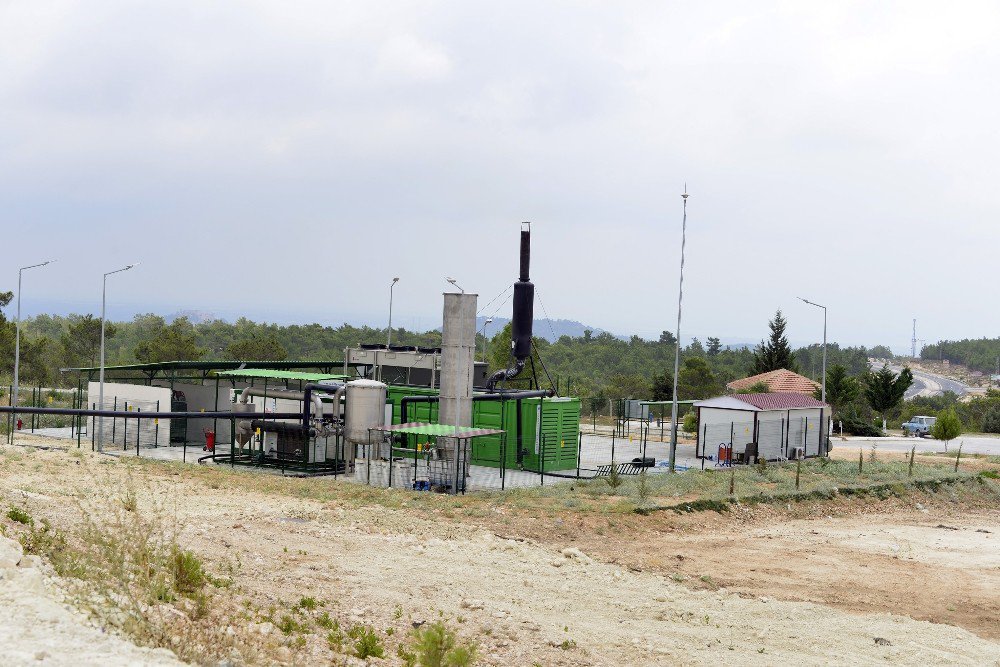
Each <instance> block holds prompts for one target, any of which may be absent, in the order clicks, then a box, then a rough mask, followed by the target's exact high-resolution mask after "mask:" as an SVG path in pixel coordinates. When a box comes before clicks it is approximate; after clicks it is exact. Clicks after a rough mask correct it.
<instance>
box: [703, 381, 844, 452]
mask: <svg viewBox="0 0 1000 667" xmlns="http://www.w3.org/2000/svg"><path fill="white" fill-rule="evenodd" d="M694 407H695V410H697V414H698V439H697V445H696V453H697V455H698V456H699V457H701V458H707V457H711V458H717V457H718V454H719V448H720V447H721V446H731V447H732V454H733V459H734V460H737V461H739V460H745V459H746V451H747V445H750V446H751V447H750V449H751V455H752V450H753V448H754V447H753V446H754V445H756V451H757V457H759V458H761V459H766V460H769V461H772V460H779V459H790V458H797V457H810V456H821V455H824V454H826V453H827V451H828V450H829V439H828V437H827V436H826V434H827V433H828V425H827V422H828V421H829V419H830V417H829V414H830V409H829V407H828V406H827V405H826V404H825V403H822V402H820V401H817V400H816V399H815V398H813V397H811V396H805V395H803V394H797V393H791V392H784V393H766V394H737V395H732V396H719V397H717V398H710V399H708V400H705V401H697V402H695V404H694Z"/></svg>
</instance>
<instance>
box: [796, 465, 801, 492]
mask: <svg viewBox="0 0 1000 667" xmlns="http://www.w3.org/2000/svg"><path fill="white" fill-rule="evenodd" d="M801 473H802V459H797V460H796V462H795V490H796V491H798V490H799V475H800V474H801Z"/></svg>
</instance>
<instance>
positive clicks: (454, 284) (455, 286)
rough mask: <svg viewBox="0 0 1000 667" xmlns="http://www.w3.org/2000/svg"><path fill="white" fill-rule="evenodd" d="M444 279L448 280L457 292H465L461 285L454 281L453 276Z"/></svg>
mask: <svg viewBox="0 0 1000 667" xmlns="http://www.w3.org/2000/svg"><path fill="white" fill-rule="evenodd" d="M445 280H447V281H448V282H450V283H451V285H452V287H454V288H455V289H457V290H458V291H459V292H461V293H462V294H465V290H464V289H462V286H461V285H459V284H458V281H456V280H455V279H454V278H445Z"/></svg>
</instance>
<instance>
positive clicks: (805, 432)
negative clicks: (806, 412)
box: [802, 417, 809, 458]
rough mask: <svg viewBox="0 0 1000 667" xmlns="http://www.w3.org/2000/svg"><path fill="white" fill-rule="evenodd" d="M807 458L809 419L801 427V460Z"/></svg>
mask: <svg viewBox="0 0 1000 667" xmlns="http://www.w3.org/2000/svg"><path fill="white" fill-rule="evenodd" d="M807 456H809V417H806V423H805V424H804V425H803V427H802V458H805V457H807Z"/></svg>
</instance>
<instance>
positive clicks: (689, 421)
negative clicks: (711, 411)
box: [681, 410, 698, 433]
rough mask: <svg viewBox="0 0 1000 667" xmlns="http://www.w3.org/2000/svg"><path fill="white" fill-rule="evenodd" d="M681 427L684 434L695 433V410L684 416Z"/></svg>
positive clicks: (696, 429)
mask: <svg viewBox="0 0 1000 667" xmlns="http://www.w3.org/2000/svg"><path fill="white" fill-rule="evenodd" d="M681 427H682V428H683V429H684V432H685V433H695V432H697V431H698V413H697V411H695V410H692V411H691V412H689V413H687V414H686V415H684V421H682V422H681Z"/></svg>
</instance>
